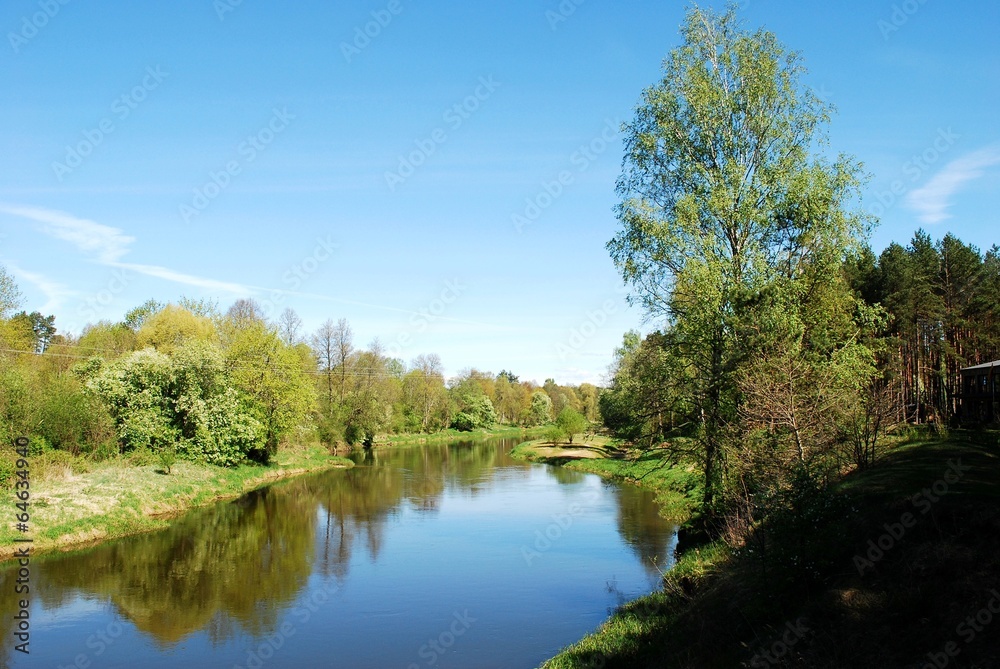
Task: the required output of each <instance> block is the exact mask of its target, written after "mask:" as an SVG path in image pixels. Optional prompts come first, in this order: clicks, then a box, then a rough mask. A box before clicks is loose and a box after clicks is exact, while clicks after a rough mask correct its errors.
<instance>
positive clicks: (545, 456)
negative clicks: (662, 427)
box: [511, 435, 701, 523]
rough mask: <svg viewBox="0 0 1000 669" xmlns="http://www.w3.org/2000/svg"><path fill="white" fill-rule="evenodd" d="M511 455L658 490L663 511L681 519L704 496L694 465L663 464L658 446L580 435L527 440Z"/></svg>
mask: <svg viewBox="0 0 1000 669" xmlns="http://www.w3.org/2000/svg"><path fill="white" fill-rule="evenodd" d="M511 457H513V458H515V459H517V460H525V461H528V462H538V463H541V464H548V465H556V466H561V467H566V468H567V469H573V470H576V471H581V472H588V473H591V474H597V475H599V476H601V477H603V478H606V479H609V480H612V481H616V482H619V483H629V484H633V485H639V486H642V487H643V488H647V489H648V490H651V491H652V492H654V493H655V494H656V502H657V504H659V505H660V510H661V511H660V512H661V514H662V515H663V516H665V517H667V518H670V519H671V520H673V521H676V522H678V523H681V522H684V521H685V520H687V519H688V518H689V517H690V515H691V512H692V511H693V510H694V508H695V507H696V505H697V503H698V500H700V499H701V484H700V481H699V478H698V475H697V472H696V471H695V470H694V468H692V467H675V466H667V465H664V463H663V460H662V458H661V457H660V455H659V453H658V452H657V451H656V450H651V451H643V452H638V451H627V450H624V449H621V448H620V447H619V446H618V445H617V443H616V442H615V441H614V440H612V439H610V438H609V437H605V436H602V435H588V436H586V437H580V438H579V439H578V443H576V444H565V443H560V444H553V443H552V442H549V441H546V440H543V439H536V440H533V441H526V442H524V443H521V444H518V445H517V446H515V447H514V449H513V450H512V451H511Z"/></svg>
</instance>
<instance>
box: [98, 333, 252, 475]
mask: <svg viewBox="0 0 1000 669" xmlns="http://www.w3.org/2000/svg"><path fill="white" fill-rule="evenodd" d="M90 367H91V375H90V377H89V378H88V380H87V382H86V385H87V387H88V388H89V389H90V390H91V391H93V393H94V394H95V395H96V396H97V397H99V398H100V399H101V400H103V402H104V404H105V405H106V406H107V407H108V408H109V410H110V412H111V416H112V417H113V419H114V421H115V425H116V428H117V433H118V439H119V441H120V442H121V444H122V447H123V449H124V450H125V451H126V452H127V451H132V450H136V449H149V450H152V451H159V450H162V449H165V448H171V449H176V450H177V452H178V453H180V454H181V455H183V456H184V457H187V458H190V459H197V460H202V461H204V462H207V463H209V464H215V465H220V466H232V465H235V464H237V463H239V462H241V461H243V460H244V459H246V458H247V457H249V456H250V455H252V454H253V453H255V452H259V451H262V450H263V449H264V448H265V429H264V427H263V425H262V424H261V422H260V421H259V420H258V419H257V418H256V417H255V415H254V414H255V412H257V411H259V409H258V408H257V407H255V406H253V404H252V402H251V401H250V400H249V399H246V398H245V396H244V395H242V394H241V393H240V392H239V391H238V390H237V389H235V388H232V387H230V377H229V375H228V373H227V371H226V369H225V360H224V357H223V355H222V352H221V351H220V350H219V349H218V348H217V347H216V346H214V345H212V344H208V343H205V342H202V341H198V340H192V341H190V342H188V343H186V344H182V345H180V346H179V347H178V348H176V349H175V350H174V352H173V355H172V356H168V355H166V354H164V353H160V352H158V351H154V350H153V349H144V350H142V351H137V352H135V353H131V354H129V355H127V356H125V357H123V358H121V359H119V360H116V361H114V362H111V363H108V364H105V365H93V364H91V366H90ZM81 373H82V374H84V375H85V376H86V375H87V371H86V370H83V371H81Z"/></svg>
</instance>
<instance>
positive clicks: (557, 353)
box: [0, 0, 1000, 382]
mask: <svg viewBox="0 0 1000 669" xmlns="http://www.w3.org/2000/svg"><path fill="white" fill-rule="evenodd" d="M704 4H706V5H709V6H716V7H719V8H721V6H722V5H721V3H704ZM742 7H743V11H742V13H743V16H744V18H745V21H746V23H747V25H748V26H752V27H756V26H765V27H766V28H768V29H769V30H772V31H773V32H775V33H776V34H777V36H778V38H779V39H780V40H781V41H782V42H783V43H784V44H786V45H787V46H788V47H790V48H792V49H795V50H798V51H800V52H801V53H802V55H803V56H804V59H805V63H806V65H807V67H808V68H809V75H808V79H807V82H808V84H809V85H811V86H813V87H814V88H815V89H816V91H818V92H819V93H820V95H822V96H824V97H826V98H827V99H828V100H829V101H830V102H832V103H833V104H834V105H836V107H837V114H836V116H835V117H834V119H833V123H832V124H831V126H830V128H829V134H830V143H831V148H832V150H833V151H837V152H846V153H850V154H853V155H854V156H855V157H856V158H858V159H859V160H861V161H862V162H863V163H864V165H865V168H866V171H867V172H868V173H869V174H870V175H871V180H870V183H869V186H868V188H867V190H866V197H865V200H864V202H863V204H862V206H863V207H864V208H866V209H868V210H869V211H873V212H874V213H877V214H879V215H880V219H881V225H880V227H879V228H878V229H877V230H876V231H875V232H874V234H873V236H872V239H871V243H872V246H873V247H874V248H875V250H876V251H879V250H881V249H882V248H884V247H885V246H886V245H888V244H889V243H890V242H892V241H898V242H900V243H904V244H905V243H906V242H907V241H909V239H910V238H911V237H912V235H913V233H914V231H915V230H916V229H917V228H918V227H924V228H925V229H926V230H927V231H928V232H930V234H931V235H932V236H934V237H935V238H937V237H940V236H943V235H944V234H945V233H947V232H949V231H950V232H953V233H954V234H956V235H958V236H959V237H960V238H961V239H962V240H964V241H966V242H970V243H974V244H976V245H978V246H980V247H981V248H983V249H986V248H989V247H990V246H991V245H992V244H993V243H995V242H997V241H1000V240H998V239H997V234H996V229H997V225H996V223H997V214H996V211H997V209H998V205H1000V196H998V188H997V187H998V184H1000V126H998V125H997V109H998V108H1000V49H998V46H997V45H998V42H997V39H996V34H997V29H998V28H1000V6H998V5H997V4H996V3H992V2H987V1H985V0H983V1H975V2H974V1H971V0H970V1H965V2H947V3H946V2H944V1H943V0H906V1H905V2H888V1H887V2H881V1H872V0H864V1H862V0H844V1H843V2H836V3H802V2H790V1H789V2H784V1H782V2H779V1H777V0H774V1H767V0H748V1H744V2H743V3H742ZM683 14H684V5H683V4H681V3H674V2H653V1H652V0H648V1H642V0H620V1H618V2H614V3H611V2H608V1H607V0H563V2H562V3H560V2H559V0H511V1H510V2H506V3H469V2H451V1H448V2H445V1H441V2H430V1H427V0H423V1H420V2H416V1H413V0H375V1H367V2H350V3H348V2H337V3H328V2H310V1H303V2H297V3H290V4H288V5H285V4H279V3H275V2H264V1H263V0H242V1H239V0H218V1H215V2H213V0H199V1H194V0H179V1H176V2H171V3H131V2H129V3H126V2H120V1H115V2H106V3H100V4H97V3H86V2H82V1H81V0H32V1H29V0H10V1H9V2H5V3H3V5H2V7H0V35H2V36H3V40H2V43H0V96H2V104H0V263H2V264H4V265H5V266H6V267H7V269H8V271H10V272H11V273H12V274H14V276H15V277H16V279H17V281H18V283H19V285H20V286H21V288H22V292H23V293H24V294H25V297H26V303H25V307H27V308H28V309H29V310H34V309H38V310H41V311H44V312H46V313H54V314H55V315H56V324H57V326H58V327H60V329H62V330H67V331H70V332H75V333H79V332H80V330H81V329H82V327H83V326H84V325H85V324H86V323H87V322H88V321H95V320H97V319H101V318H106V319H111V320H119V319H120V318H121V317H122V315H123V314H124V312H125V311H127V310H128V309H129V308H131V307H133V306H135V305H137V304H140V303H141V302H143V301H145V300H146V299H148V298H150V297H152V298H156V299H159V300H161V301H170V300H176V299H177V298H178V297H180V296H181V295H185V296H188V297H192V298H212V299H217V300H218V301H219V304H220V306H221V307H222V308H225V307H226V306H228V305H229V304H230V303H231V302H232V301H233V300H234V299H236V298H238V297H245V296H252V297H255V298H256V299H258V300H260V301H262V302H263V303H265V305H266V306H267V307H268V308H269V309H271V310H272V313H274V314H277V313H278V312H280V311H281V310H282V309H283V308H285V307H286V306H291V307H292V308H294V309H295V310H296V311H297V312H298V314H299V315H300V316H301V317H302V319H303V321H304V325H305V328H304V329H305V330H306V331H312V330H315V328H316V327H317V326H318V325H319V324H320V323H321V322H322V321H323V320H325V319H327V318H334V319H336V318H341V317H344V318H347V319H348V320H349V321H350V322H351V324H352V326H353V329H354V331H355V338H356V343H357V344H359V345H362V346H364V345H367V344H368V343H369V342H370V341H371V340H372V339H373V338H374V337H379V339H380V340H381V342H382V343H383V345H384V346H387V347H388V348H389V350H390V351H391V352H393V353H394V354H396V355H397V356H398V357H401V358H403V359H404V360H410V359H412V358H413V357H415V356H416V355H418V354H420V353H438V354H439V355H440V356H441V358H442V360H443V362H444V364H445V367H446V370H447V371H448V372H449V373H455V372H457V371H458V370H459V369H461V368H464V367H471V366H475V367H478V368H480V369H487V370H491V371H493V372H498V371H499V370H500V369H503V368H506V369H511V370H513V371H514V372H515V373H517V374H520V375H521V376H522V378H533V379H536V380H537V381H542V380H544V379H545V378H546V377H554V378H556V379H557V380H559V381H560V382H581V381H592V382H593V381H598V380H599V379H600V378H601V376H602V374H603V373H604V371H605V369H606V367H607V364H608V362H609V361H610V358H611V352H612V350H613V348H614V347H615V346H616V345H617V344H618V343H619V342H620V340H621V336H622V334H623V333H624V332H625V331H626V330H628V329H629V328H634V327H641V328H643V329H646V330H648V329H650V328H651V327H652V324H648V323H647V324H643V321H642V314H641V313H640V312H639V311H638V310H636V309H632V308H629V307H627V306H626V304H625V300H624V295H625V292H624V289H623V287H622V285H621V282H620V280H619V278H618V276H617V274H616V272H615V270H614V267H613V265H612V263H611V261H610V259H609V257H608V254H607V252H606V250H605V248H604V245H605V243H606V242H607V240H608V239H610V237H611V236H612V235H613V234H614V232H615V229H616V225H617V224H616V221H615V218H614V215H613V212H612V207H613V206H614V204H615V202H616V198H615V193H614V183H615V179H616V177H617V176H618V174H619V171H620V161H621V155H622V150H621V144H620V140H619V137H618V133H617V126H618V124H619V123H620V122H621V121H623V120H627V119H629V118H630V117H631V114H632V110H633V109H634V107H635V104H636V102H637V101H638V99H639V96H640V93H641V91H642V89H643V88H645V87H646V86H648V85H650V84H652V83H654V82H655V81H657V79H658V77H659V73H660V65H661V62H662V60H663V58H664V56H665V55H666V54H667V52H668V51H669V50H670V49H671V48H672V47H674V46H676V45H677V44H678V41H679V38H678V35H677V28H678V25H679V24H680V22H681V20H682V18H683ZM366 31H367V34H365V32H366ZM532 207H534V208H532ZM515 215H520V216H521V217H522V219H521V220H522V222H523V221H527V224H526V225H516V224H515V219H514V216H515Z"/></svg>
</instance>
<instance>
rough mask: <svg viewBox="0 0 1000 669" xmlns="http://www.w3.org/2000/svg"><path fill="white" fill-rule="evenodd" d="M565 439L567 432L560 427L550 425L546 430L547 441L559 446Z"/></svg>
mask: <svg viewBox="0 0 1000 669" xmlns="http://www.w3.org/2000/svg"><path fill="white" fill-rule="evenodd" d="M565 438H566V432H565V431H564V430H563V429H562V428H561V427H559V426H558V425H549V426H548V427H546V428H545V439H546V440H547V441H550V442H552V443H553V444H558V443H559V442H560V441H562V440H563V439H565Z"/></svg>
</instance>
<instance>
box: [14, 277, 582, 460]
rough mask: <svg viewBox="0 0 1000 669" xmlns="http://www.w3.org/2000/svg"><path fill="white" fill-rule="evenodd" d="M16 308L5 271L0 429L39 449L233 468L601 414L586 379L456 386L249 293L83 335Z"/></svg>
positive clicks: (479, 376)
mask: <svg viewBox="0 0 1000 669" xmlns="http://www.w3.org/2000/svg"><path fill="white" fill-rule="evenodd" d="M21 301H22V299H21V295H20V292H19V290H18V288H17V286H16V284H15V282H14V281H13V279H12V278H11V277H10V275H9V274H8V273H7V272H6V271H5V270H4V269H3V268H2V267H0V432H2V433H3V434H4V436H5V437H7V438H10V439H13V438H14V437H16V436H20V435H27V436H29V437H31V438H32V440H33V442H34V443H35V444H36V446H35V447H36V448H38V449H43V450H44V449H46V448H54V449H60V450H64V451H69V452H71V453H73V454H81V453H83V454H91V455H93V456H95V457H98V458H100V457H110V456H114V455H115V454H119V453H127V452H130V451H134V450H136V449H149V450H151V451H154V452H155V451H166V450H172V451H175V452H176V454H177V455H178V456H181V457H186V458H190V459H196V460H199V461H203V462H208V463H211V464H216V465H223V466H229V465H234V464H237V463H239V462H242V461H244V460H247V459H250V460H254V461H261V462H266V461H267V460H268V459H269V458H270V456H272V455H273V454H274V453H275V451H276V450H277V448H278V447H279V445H281V444H282V443H285V442H300V443H301V442H315V441H320V442H322V443H324V444H326V445H328V446H330V447H336V446H338V445H355V444H363V445H371V444H372V443H374V441H375V440H376V439H377V438H379V437H380V436H383V435H388V434H394V433H411V432H414V433H415V432H435V431H438V430H442V429H445V428H453V429H456V430H460V431H471V430H478V429H484V428H492V427H495V426H498V425H511V426H534V425H542V424H546V423H549V422H551V421H552V420H553V419H555V418H556V417H558V416H559V415H560V413H567V412H568V413H571V414H573V415H582V416H586V417H587V418H589V419H590V420H597V417H598V416H597V403H598V391H597V388H596V387H595V386H593V385H591V384H586V383H584V384H581V385H579V386H568V385H559V384H557V383H556V382H555V381H554V380H553V379H547V380H546V381H545V383H544V384H542V385H540V386H539V385H537V384H535V383H533V382H531V381H521V380H520V379H519V378H518V377H517V376H516V375H514V374H513V373H512V372H509V371H506V370H504V371H501V372H500V373H499V374H492V373H490V372H484V371H480V370H477V369H466V370H463V371H462V372H460V373H459V374H458V375H457V376H456V377H454V378H450V379H446V378H445V374H444V367H443V365H442V362H441V359H440V357H439V356H437V355H436V354H428V355H419V356H417V357H416V358H415V359H413V360H412V361H411V362H410V363H409V364H407V363H405V362H404V361H402V360H400V359H397V358H392V357H389V356H388V355H386V353H385V351H384V349H383V348H382V346H381V344H380V343H379V342H378V340H377V339H376V340H375V341H373V342H371V344H370V345H369V346H368V347H366V348H359V347H357V346H356V344H355V342H354V335H353V331H352V329H351V326H350V324H349V323H348V322H347V320H346V319H340V320H338V321H333V320H332V319H331V320H328V321H326V322H325V323H323V324H322V325H321V326H320V327H319V328H318V329H317V330H316V332H314V333H311V334H306V333H302V331H301V330H302V321H301V319H300V318H299V317H298V315H297V314H296V313H295V312H294V311H293V310H291V309H286V310H285V311H284V312H283V313H282V314H281V315H280V317H279V318H278V319H277V320H276V321H274V322H271V321H269V320H268V319H267V318H266V317H265V315H264V312H263V309H262V308H261V306H260V305H259V304H258V303H257V302H256V301H254V300H253V299H240V300H237V301H236V302H234V303H233V304H232V305H231V306H230V307H229V308H228V309H226V310H225V311H221V310H220V309H219V308H218V307H217V305H216V304H215V303H214V302H210V301H205V300H191V299H187V298H181V299H180V300H178V301H177V302H176V303H172V304H161V303H158V302H156V301H153V300H150V301H148V302H146V303H145V304H142V305H140V306H138V307H135V308H134V309H131V310H130V311H128V312H127V313H126V314H125V316H124V318H123V319H122V320H121V321H119V322H111V321H101V322H98V323H92V324H89V325H87V326H86V327H85V328H84V329H83V331H82V333H81V334H80V335H79V336H76V337H75V336H72V335H69V334H62V333H58V332H56V328H55V321H54V317H53V316H44V317H43V316H41V315H40V314H38V313H37V312H36V313H34V314H26V313H24V312H19V313H14V310H15V309H16V308H18V306H19V305H20V303H21Z"/></svg>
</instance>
